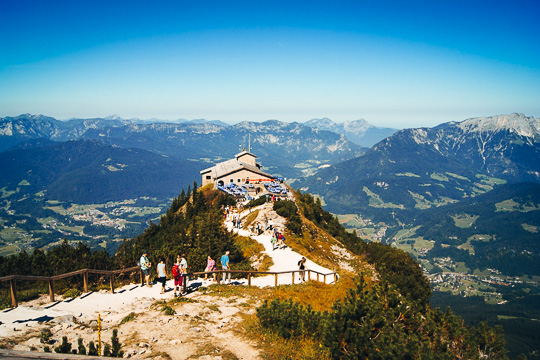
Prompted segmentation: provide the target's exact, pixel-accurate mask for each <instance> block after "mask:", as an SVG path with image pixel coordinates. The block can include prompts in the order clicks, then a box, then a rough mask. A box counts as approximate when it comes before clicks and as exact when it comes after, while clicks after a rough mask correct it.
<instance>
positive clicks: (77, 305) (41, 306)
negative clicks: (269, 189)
mask: <svg viewBox="0 0 540 360" xmlns="http://www.w3.org/2000/svg"><path fill="white" fill-rule="evenodd" d="M260 210H261V211H260V213H259V218H261V217H264V216H266V217H268V218H269V220H270V219H271V220H273V221H274V222H275V224H276V226H278V227H281V228H283V226H284V220H283V219H280V218H279V217H278V216H277V214H275V213H273V212H272V211H271V207H269V205H263V206H262V207H261V208H260ZM246 215H248V214H247V213H243V214H242V216H246ZM226 226H227V227H228V228H229V230H232V223H231V222H229V221H227V222H226ZM233 231H238V232H239V233H240V234H241V235H244V236H249V235H250V234H249V231H247V230H237V229H234V230H233ZM269 234H270V232H266V233H265V234H262V235H259V236H253V238H254V239H256V240H257V241H259V242H260V243H261V244H263V245H264V247H265V253H267V254H268V255H269V256H271V257H272V259H273V261H274V265H273V266H272V267H271V269H270V271H276V272H277V271H288V270H297V269H298V266H297V263H298V261H299V260H300V259H301V257H302V255H300V254H298V253H295V252H294V251H292V250H290V249H289V248H283V249H276V250H272V245H271V243H270V235H269ZM307 268H308V269H311V270H315V271H318V272H321V273H324V274H328V273H330V272H331V270H329V269H326V268H323V267H321V266H319V265H317V264H315V263H313V262H312V261H310V260H309V259H308V261H307ZM233 269H234V264H233ZM314 278H315V276H312V279H314ZM292 280H293V279H292V276H291V274H284V275H280V276H279V277H278V283H279V284H280V285H283V284H290V283H291V282H292ZM320 280H321V281H322V280H323V277H320ZM333 280H334V277H333V276H327V277H326V282H327V283H331V282H332V281H333ZM297 282H298V275H296V279H295V283H297ZM190 283H191V284H194V285H196V286H208V285H211V284H212V281H210V280H207V281H205V280H203V279H196V280H192V281H191V282H190ZM240 284H247V280H246V279H239V280H236V281H234V285H240ZM274 284H275V277H274V275H268V276H264V277H254V278H252V285H254V286H259V287H265V286H274ZM167 285H168V287H169V288H171V287H172V282H171V281H169V282H168V283H167ZM234 285H231V286H234ZM160 288H161V287H160V286H159V285H154V286H153V287H141V286H140V285H135V284H132V285H128V286H125V287H123V288H120V289H117V290H116V292H115V293H114V294H111V293H110V292H108V291H105V290H103V291H100V292H91V293H87V294H83V295H82V296H80V297H78V298H75V299H66V300H62V301H58V302H55V303H49V302H48V297H47V296H44V297H42V298H41V299H38V300H35V301H32V302H29V303H24V304H20V305H19V307H17V308H15V309H7V310H4V311H2V312H0V322H1V324H0V338H3V339H4V341H6V340H7V341H11V342H13V343H14V344H16V345H15V346H14V347H13V349H14V350H24V351H28V350H34V351H43V344H41V343H40V340H39V337H38V335H39V332H40V331H41V330H42V329H43V328H50V329H51V331H52V333H53V339H54V340H55V341H57V343H56V344H55V345H52V346H51V348H52V347H54V346H56V345H57V344H58V343H59V341H60V340H61V338H62V336H67V337H68V339H69V341H70V342H71V343H72V344H73V346H74V348H76V343H77V339H78V338H82V339H83V341H84V343H85V344H86V345H87V344H88V343H89V341H91V340H92V341H94V342H95V341H96V340H97V332H96V329H97V318H98V314H99V315H100V316H101V319H102V328H103V333H102V340H103V341H106V342H109V343H110V337H111V333H112V328H118V329H119V330H118V336H119V339H120V342H121V343H122V344H123V345H124V347H123V350H124V351H125V356H126V357H127V356H129V357H134V358H146V357H154V358H159V357H163V358H168V357H170V358H172V359H188V358H200V359H223V358H234V357H237V358H239V359H259V358H260V357H259V352H258V350H257V348H256V346H255V344H251V343H250V341H248V340H246V339H245V337H244V336H242V334H239V333H238V332H237V331H235V329H236V325H237V324H238V323H239V322H240V321H241V316H240V315H241V314H244V313H247V314H249V313H253V312H254V311H255V310H254V309H255V307H256V306H258V305H259V304H260V300H259V299H257V298H253V297H250V296H245V297H219V296H212V295H207V294H205V292H204V291H195V292H192V293H190V294H188V295H186V297H185V299H183V300H184V301H182V300H178V303H177V304H176V305H174V309H175V310H176V314H175V315H165V314H163V313H162V312H161V311H160V310H161V306H160V305H157V304H156V302H157V301H160V300H166V301H168V300H171V299H173V292H172V291H168V292H166V293H165V294H160ZM186 299H187V300H188V301H185V300H186ZM130 313H135V314H137V315H136V316H135V319H134V320H132V321H129V322H127V323H124V324H122V325H120V322H121V320H122V319H123V318H125V317H126V316H127V315H128V314H130ZM4 344H5V343H4Z"/></svg>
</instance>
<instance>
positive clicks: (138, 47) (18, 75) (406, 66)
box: [0, 0, 540, 128]
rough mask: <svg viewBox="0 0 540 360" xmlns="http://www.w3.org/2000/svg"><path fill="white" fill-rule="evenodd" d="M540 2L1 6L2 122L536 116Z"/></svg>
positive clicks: (409, 123) (434, 121) (425, 120)
mask: <svg viewBox="0 0 540 360" xmlns="http://www.w3.org/2000/svg"><path fill="white" fill-rule="evenodd" d="M539 19H540V1H536V0H535V1H519V0H513V1H506V0H502V1H501V0H497V1H494V0H489V1H480V0H467V1H460V0H429V1H428V0H426V1H385V0H373V1H360V0H358V1H339V0H332V1H317V0H310V1H300V0H287V1H279V0H272V1H266V0H251V1H241V0H219V1H209V0H206V1H205V0H190V1H180V0H179V1H142V0H141V1H136V0H130V1H120V0H113V1H111V0H107V1H99V0H92V1H73V0H69V1H26V0H17V1H2V2H1V3H0V116H14V115H19V114H22V113H32V114H44V115H49V116H53V117H56V118H58V119H68V118H72V117H83V118H86V117H104V116H107V115H111V114H118V115H120V116H121V117H123V118H132V117H137V118H141V119H147V118H159V119H169V120H174V119H178V118H185V119H196V118H205V119H209V120H214V119H219V120H223V121H225V122H229V123H235V122H238V121H243V120H248V121H263V120H268V119H278V120H282V121H287V122H291V121H299V122H304V121H307V120H310V119H312V118H322V117H328V118H331V119H332V120H334V121H336V122H341V121H345V120H355V119H360V118H364V119H366V120H367V121H368V122H369V123H371V124H373V125H375V126H380V127H395V128H404V127H419V126H435V125H438V124H440V123H443V122H446V121H452V120H456V121H460V120H464V119H466V118H470V117H476V116H489V115H498V114H507V113H512V112H521V113H524V114H526V115H528V116H535V117H540V20H539Z"/></svg>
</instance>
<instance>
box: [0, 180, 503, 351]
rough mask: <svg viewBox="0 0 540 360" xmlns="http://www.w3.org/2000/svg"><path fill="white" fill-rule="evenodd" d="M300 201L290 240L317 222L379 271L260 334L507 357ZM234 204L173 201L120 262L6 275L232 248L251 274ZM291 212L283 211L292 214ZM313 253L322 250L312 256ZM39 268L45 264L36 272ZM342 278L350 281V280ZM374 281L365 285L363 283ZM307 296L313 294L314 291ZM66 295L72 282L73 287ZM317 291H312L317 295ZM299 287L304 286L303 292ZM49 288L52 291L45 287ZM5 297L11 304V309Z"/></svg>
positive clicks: (494, 338)
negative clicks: (230, 210) (229, 222)
mask: <svg viewBox="0 0 540 360" xmlns="http://www.w3.org/2000/svg"><path fill="white" fill-rule="evenodd" d="M296 196H297V201H296V203H295V202H287V201H283V202H278V203H276V204H277V205H279V206H276V207H275V209H276V212H278V213H282V214H283V216H285V217H287V218H288V221H287V228H288V230H287V232H286V235H287V236H286V237H287V241H288V242H291V241H295V236H301V237H303V238H304V239H309V238H310V236H311V235H310V234H311V233H310V230H309V229H311V227H310V226H311V225H310V224H315V225H316V226H317V227H318V229H320V231H324V232H327V236H331V237H333V238H335V239H336V240H337V241H338V242H340V243H341V244H342V245H343V246H345V247H346V248H347V249H349V250H350V251H351V252H353V253H354V254H356V255H358V256H360V257H363V258H364V259H365V260H367V261H368V262H369V263H371V264H372V265H373V266H374V268H375V269H376V274H375V276H373V275H374V274H371V275H369V274H367V273H365V272H359V273H358V274H353V275H352V277H353V279H354V281H353V283H354V285H350V286H352V287H350V288H349V290H348V291H347V295H346V296H344V297H341V296H340V295H339V294H340V291H341V290H339V287H341V286H343V284H349V283H350V282H349V281H347V280H345V281H344V282H343V283H339V284H342V285H339V286H338V285H337V284H336V285H335V286H336V291H337V294H334V295H332V297H336V296H337V300H336V301H335V302H334V304H333V305H332V306H329V307H327V308H325V309H321V311H319V310H317V311H314V310H313V309H311V308H310V305H309V303H305V302H297V301H296V300H294V301H293V300H286V301H282V300H279V299H275V300H273V301H270V302H265V303H264V304H263V306H261V307H260V308H259V310H258V315H257V316H258V318H259V321H260V326H261V329H266V330H264V331H267V332H268V333H272V334H274V335H276V336H279V337H282V338H284V339H289V340H288V341H291V345H292V346H295V345H294V344H295V342H298V341H303V340H302V339H304V340H305V339H309V341H310V343H313V344H319V345H318V348H316V349H314V351H315V352H316V353H317V354H319V355H316V356H317V358H329V357H330V358H334V359H343V358H351V359H352V358H358V357H369V358H373V359H387V358H389V357H396V356H398V354H402V355H403V354H405V356H410V357H414V356H417V355H418V354H424V355H425V356H427V357H429V358H434V359H453V358H456V357H465V358H467V359H480V358H482V357H483V356H484V355H486V354H489V357H490V358H491V359H506V355H505V349H504V338H503V334H502V332H501V330H500V329H499V328H496V329H492V328H489V327H487V326H486V325H485V324H480V325H479V326H478V328H468V327H465V326H464V325H463V323H462V321H461V320H460V318H459V317H457V316H455V315H453V314H452V313H451V312H450V311H447V312H442V311H440V310H436V309H432V308H431V306H430V305H429V303H428V300H429V296H430V289H429V285H428V282H427V280H426V278H425V277H424V276H423V274H422V272H421V270H420V268H419V265H418V264H417V263H416V262H415V261H414V260H413V259H412V258H411V257H410V256H409V255H408V254H406V253H405V252H403V251H402V250H399V249H396V248H393V247H390V246H386V245H382V244H375V243H365V242H364V241H362V240H361V239H359V238H358V237H357V236H356V235H355V234H351V233H349V232H347V231H345V229H344V228H343V227H342V226H341V225H340V224H339V222H338V220H337V218H335V217H334V216H332V215H331V214H330V213H328V212H326V211H324V210H323V209H322V207H321V204H320V202H319V201H318V200H315V199H314V198H313V197H312V196H311V195H309V194H300V193H297V194H296ZM234 204H235V202H234V199H233V198H231V197H229V196H226V195H223V194H222V193H220V192H217V191H215V190H209V189H207V188H204V189H198V188H197V185H196V184H194V186H193V190H191V189H188V191H187V192H184V191H182V193H181V194H180V195H179V196H178V197H177V198H176V199H175V200H174V201H173V203H172V205H171V207H170V208H169V210H168V211H167V213H166V214H165V215H163V216H162V218H161V221H160V222H159V224H153V223H152V224H151V225H150V226H149V227H148V228H147V229H146V230H145V231H144V232H143V233H142V234H140V235H138V236H136V237H134V238H133V239H130V240H126V241H125V242H124V243H123V244H122V246H121V247H120V248H119V249H118V251H117V253H116V255H115V256H113V257H110V256H108V254H107V253H106V252H105V251H94V252H92V251H90V249H89V248H88V247H87V246H84V245H81V244H79V245H77V246H76V247H71V246H70V245H69V244H67V243H63V244H62V245H61V246H60V247H57V248H53V249H52V250H50V251H48V252H46V253H44V252H42V251H34V253H33V254H31V255H30V254H27V253H25V252H23V253H21V254H18V255H16V256H11V257H7V258H0V276H3V275H7V274H12V273H13V271H16V272H18V273H20V274H33V275H37V274H38V273H39V274H40V275H53V274H58V273H60V272H68V271H73V270H77V269H80V268H106V269H114V268H124V267H132V266H134V265H135V264H136V262H137V259H138V258H139V256H140V254H141V253H142V252H143V251H148V252H149V254H150V260H151V261H152V262H153V263H157V262H158V260H159V259H164V260H165V262H166V263H168V264H169V265H171V264H172V261H173V259H174V258H175V257H176V255H178V254H183V253H185V254H186V255H187V260H188V264H189V265H190V269H189V270H190V271H201V270H203V268H204V266H205V263H206V257H207V256H208V255H211V256H212V257H214V258H219V256H220V255H221V254H223V253H224V252H225V251H230V252H231V254H230V257H231V262H232V263H233V264H234V268H235V269H249V268H250V266H251V265H250V262H249V260H248V259H246V258H244V256H243V254H242V252H241V249H240V248H239V246H238V245H237V243H236V241H235V238H236V237H235V235H233V233H229V232H227V231H226V230H225V228H224V226H223V207H224V206H226V205H234ZM285 209H286V210H285ZM315 251H316V250H315ZM38 263H39V266H35V265H36V264H38ZM343 276H344V279H347V278H350V277H351V275H350V274H346V273H344V274H343ZM366 279H368V280H366ZM295 286H304V287H305V286H307V288H304V290H302V291H308V292H311V291H312V290H311V286H315V288H316V285H315V284H313V285H310V284H309V283H308V284H304V285H295ZM65 287H67V288H69V287H70V283H69V282H66V283H65V284H64V288H63V290H62V291H65ZM315 288H313V289H315ZM298 289H299V290H300V289H301V288H298ZM20 290H22V291H21V293H20V295H21V296H23V297H24V296H26V298H28V297H32V296H36V295H37V291H28V290H29V289H28V288H24V287H22V288H21V289H20ZM43 291H46V289H43ZM8 300H9V299H8V298H6V297H4V298H3V302H4V306H5V305H7V302H8Z"/></svg>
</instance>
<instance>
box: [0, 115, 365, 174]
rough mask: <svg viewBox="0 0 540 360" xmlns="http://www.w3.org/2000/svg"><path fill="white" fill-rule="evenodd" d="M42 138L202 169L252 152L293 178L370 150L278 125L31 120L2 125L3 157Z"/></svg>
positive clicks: (330, 135)
mask: <svg viewBox="0 0 540 360" xmlns="http://www.w3.org/2000/svg"><path fill="white" fill-rule="evenodd" d="M38 138H44V139H48V140H53V141H60V142H61V141H69V140H99V141H101V142H103V143H105V144H109V145H116V146H120V147H125V148H140V149H144V150H148V151H151V152H154V153H156V154H160V155H168V156H171V157H178V158H181V159H191V160H193V161H202V162H206V164H201V169H203V168H205V167H208V163H214V162H217V161H221V160H222V159H226V158H231V157H233V156H234V154H236V153H238V152H240V151H241V150H242V148H247V147H249V146H251V149H252V151H253V152H254V153H255V154H256V155H257V156H258V157H259V158H260V159H261V160H262V161H261V162H262V163H263V166H264V165H266V166H268V167H267V168H266V170H267V171H269V172H271V173H274V174H276V175H281V176H284V177H289V178H295V177H299V176H302V175H303V174H305V173H306V171H312V170H313V169H316V168H317V167H318V166H320V165H323V164H331V163H338V162H340V161H343V160H346V159H350V158H352V157H354V156H357V155H359V154H361V153H363V152H364V151H365V150H366V149H365V148H363V147H361V146H359V145H357V144H355V143H353V142H351V141H349V140H347V138H345V137H344V136H342V135H340V134H336V133H333V132H330V131H326V130H319V129H318V128H312V127H309V126H307V125H303V124H300V123H291V124H289V123H283V122H280V121H277V120H269V121H266V122H263V123H255V122H242V123H238V124H235V125H231V126H223V125H220V124H215V123H211V122H208V121H202V122H197V121H195V122H184V123H144V124H140V123H135V122H133V121H130V120H123V119H118V118H115V117H113V118H108V119H107V118H105V119H72V120H69V121H59V120H56V119H54V118H50V117H46V116H42V115H29V114H26V115H20V116H17V117H5V118H1V119H0V151H5V150H7V149H9V148H11V147H13V146H16V145H17V144H19V143H21V142H24V141H27V140H31V139H38ZM201 159H202V160H201Z"/></svg>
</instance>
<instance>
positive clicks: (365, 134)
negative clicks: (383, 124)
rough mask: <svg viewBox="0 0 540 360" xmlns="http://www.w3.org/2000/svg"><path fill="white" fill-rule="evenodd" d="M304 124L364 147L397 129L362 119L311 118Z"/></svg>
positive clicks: (371, 144)
mask: <svg viewBox="0 0 540 360" xmlns="http://www.w3.org/2000/svg"><path fill="white" fill-rule="evenodd" d="M305 125H307V126H310V127H313V128H317V129H320V130H327V131H331V132H334V133H336V134H340V135H344V136H345V137H346V138H347V139H349V140H350V141H352V142H354V143H356V144H358V145H361V146H365V147H371V146H373V145H374V144H376V143H378V142H379V141H381V140H382V139H384V138H386V137H388V136H391V135H392V134H394V133H395V132H396V131H398V130H397V129H391V128H379V127H375V126H373V125H371V124H369V123H368V122H367V121H366V120H364V119H358V120H353V121H345V122H343V123H335V122H333V121H332V120H331V119H329V118H322V119H312V120H310V121H308V122H306V123H305Z"/></svg>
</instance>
